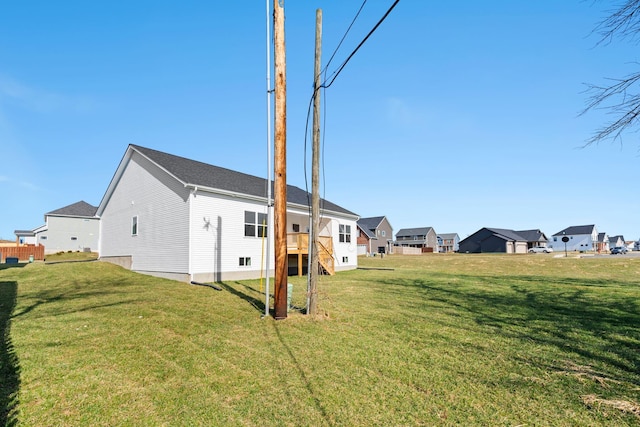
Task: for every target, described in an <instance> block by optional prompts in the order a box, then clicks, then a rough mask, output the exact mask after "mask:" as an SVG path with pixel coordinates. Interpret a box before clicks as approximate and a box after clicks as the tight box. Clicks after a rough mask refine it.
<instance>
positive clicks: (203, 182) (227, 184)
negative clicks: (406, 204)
mask: <svg viewBox="0 0 640 427" xmlns="http://www.w3.org/2000/svg"><path fill="white" fill-rule="evenodd" d="M130 147H131V148H132V149H134V150H135V151H137V152H139V153H140V154H142V155H143V156H145V157H147V158H149V159H150V160H151V161H153V162H154V163H156V164H158V165H159V166H161V167H162V168H164V169H165V170H167V171H168V172H169V173H170V174H172V175H173V176H175V177H176V178H177V179H178V180H180V181H181V182H182V183H183V184H192V185H196V186H200V187H207V188H211V189H218V190H223V191H230V192H233V193H239V194H246V195H250V196H257V197H265V198H266V193H267V187H266V179H265V178H259V177H256V176H253V175H248V174H245V173H242V172H237V171H233V170H231V169H226V168H222V167H219V166H213V165H210V164H207V163H203V162H199V161H197V160H191V159H187V158H185V157H180V156H175V155H173V154H168V153H164V152H162V151H157V150H153V149H151V148H146V147H141V146H139V145H134V144H131V145H130ZM272 186H273V183H272ZM272 188H273V187H272ZM287 202H288V203H293V204H297V205H303V206H309V205H310V204H311V194H310V193H308V192H307V191H304V190H302V189H301V188H298V187H295V186H293V185H287ZM320 208H321V209H325V210H327V211H332V212H337V213H344V214H348V215H355V216H357V215H356V214H355V213H353V212H351V211H349V210H347V209H345V208H343V207H341V206H338V205H336V204H335V203H331V202H330V201H328V200H325V199H320Z"/></svg>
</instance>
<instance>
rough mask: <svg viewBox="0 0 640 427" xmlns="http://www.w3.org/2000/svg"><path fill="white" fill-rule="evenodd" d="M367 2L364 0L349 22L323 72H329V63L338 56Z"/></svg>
mask: <svg viewBox="0 0 640 427" xmlns="http://www.w3.org/2000/svg"><path fill="white" fill-rule="evenodd" d="M365 4H367V0H364V1H363V2H362V5H361V6H360V9H358V12H357V13H356V16H354V17H353V20H352V21H351V24H349V27H348V28H347V31H345V33H344V35H343V36H342V39H340V43H338V46H336V48H335V50H334V51H333V53H332V54H331V57H330V58H329V62H327V65H325V67H324V69H323V70H322V73H323V74H325V73H326V72H327V68H329V65H331V61H333V57H334V56H336V53H338V50H339V49H340V46H342V43H343V42H344V39H346V38H347V34H349V31H351V27H353V24H355V22H356V19H358V16H360V12H362V9H363V8H364V5H365Z"/></svg>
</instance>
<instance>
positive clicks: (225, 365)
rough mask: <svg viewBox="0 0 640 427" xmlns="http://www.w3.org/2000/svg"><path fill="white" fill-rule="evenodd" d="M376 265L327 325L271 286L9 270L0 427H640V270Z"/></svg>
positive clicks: (1, 312)
mask: <svg viewBox="0 0 640 427" xmlns="http://www.w3.org/2000/svg"><path fill="white" fill-rule="evenodd" d="M359 262H360V265H361V267H369V268H371V269H367V270H364V269H360V270H354V271H349V272H343V273H338V274H337V275H335V276H332V277H321V278H320V284H319V292H320V304H319V307H320V310H321V312H322V316H321V318H320V319H319V320H315V321H311V320H310V319H308V318H307V317H305V316H303V315H301V314H298V313H291V315H290V317H289V318H288V319H286V320H282V321H275V320H273V319H272V318H266V319H262V318H261V314H262V313H263V312H264V305H263V297H262V296H261V294H260V293H259V288H260V283H259V281H242V282H226V283H223V284H222V287H223V289H224V290H223V291H221V292H219V291H215V290H213V289H211V288H207V287H201V286H193V285H188V284H185V283H180V282H174V281H170V280H164V279H158V278H154V277H149V276H144V275H139V274H135V273H132V272H129V271H127V270H124V269H121V268H119V267H116V266H114V265H111V264H107V263H102V262H80V263H77V262H76V263H52V264H48V263H46V264H45V263H41V262H40V263H38V262H36V263H33V264H28V265H21V266H19V267H14V268H4V269H0V331H2V337H3V339H2V341H1V342H0V375H1V376H0V425H2V424H7V425H24V426H63V425H72V426H79V425H91V426H98V425H101V426H114V425H131V426H199V425H200V426H213V425H224V426H228V425H231V426H233V425H237V426H258V425H273V426H322V425H328V426H332V425H339V426H373V425H376V426H415V425H427V426H432V425H443V426H448V425H481V426H500V425H504V426H517V425H522V426H524V425H527V426H533V425H538V426H540V425H553V426H599V425H603V426H604V425H607V426H608V425H617V426H625V425H640V406H639V402H640V259H624V258H616V257H611V258H605V259H602V258H601V259H576V258H568V259H565V258H554V257H553V256H550V255H522V256H517V255H516V256H514V255H511V256H506V255H458V254H455V255H437V254H431V255H423V256H413V257H412V256H388V257H385V258H384V259H380V258H360V260H359ZM290 282H291V283H293V284H294V304H295V305H303V302H304V300H305V286H306V285H305V278H298V277H292V278H290ZM272 283H273V282H272Z"/></svg>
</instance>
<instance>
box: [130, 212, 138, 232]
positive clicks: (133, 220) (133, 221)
mask: <svg viewBox="0 0 640 427" xmlns="http://www.w3.org/2000/svg"><path fill="white" fill-rule="evenodd" d="M131 235H132V236H137V235H138V215H136V216H134V217H133V218H131Z"/></svg>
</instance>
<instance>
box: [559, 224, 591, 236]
mask: <svg viewBox="0 0 640 427" xmlns="http://www.w3.org/2000/svg"><path fill="white" fill-rule="evenodd" d="M594 227H595V225H593V224H591V225H572V226H571V227H567V228H565V229H564V230H560V231H558V232H557V233H556V234H554V236H561V235H562V234H563V233H564V234H569V235H577V234H591V233H593V228H594Z"/></svg>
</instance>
